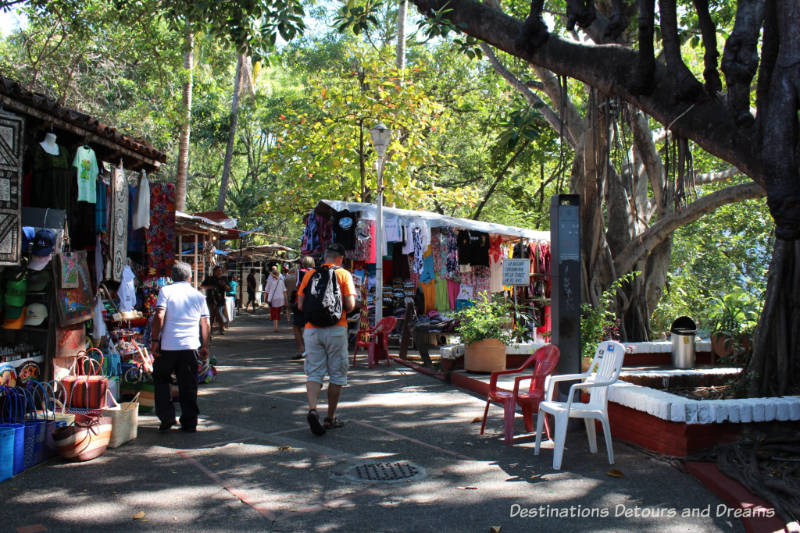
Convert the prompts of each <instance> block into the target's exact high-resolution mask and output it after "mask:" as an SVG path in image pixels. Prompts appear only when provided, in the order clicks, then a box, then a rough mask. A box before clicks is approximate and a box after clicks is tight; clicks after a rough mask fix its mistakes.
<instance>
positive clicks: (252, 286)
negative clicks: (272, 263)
mask: <svg viewBox="0 0 800 533" xmlns="http://www.w3.org/2000/svg"><path fill="white" fill-rule="evenodd" d="M251 303H252V304H253V312H254V313H255V312H256V305H257V304H256V269H255V268H251V269H250V273H249V274H248V275H247V303H246V304H245V306H244V310H245V311H247V308H248V307H250V304H251Z"/></svg>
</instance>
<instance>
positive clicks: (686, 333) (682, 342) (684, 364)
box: [669, 316, 697, 368]
mask: <svg viewBox="0 0 800 533" xmlns="http://www.w3.org/2000/svg"><path fill="white" fill-rule="evenodd" d="M669 331H670V338H671V339H672V366H674V367H675V368H694V359H695V345H694V337H695V335H696V334H697V324H695V323H694V320H692V319H691V318H689V317H688V316H681V317H678V318H676V319H675V321H674V322H673V323H672V327H671V328H670V330H669Z"/></svg>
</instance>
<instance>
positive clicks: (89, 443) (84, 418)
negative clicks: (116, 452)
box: [53, 414, 112, 461]
mask: <svg viewBox="0 0 800 533" xmlns="http://www.w3.org/2000/svg"><path fill="white" fill-rule="evenodd" d="M111 430H112V423H111V418H109V417H107V416H101V415H97V414H88V415H76V416H75V425H72V426H64V427H60V428H56V430H55V431H54V432H53V442H54V443H55V446H56V450H58V454H59V455H60V456H61V457H63V458H64V459H67V460H70V461H90V460H92V459H94V458H95V457H99V456H101V455H103V453H105V451H106V449H107V448H108V443H109V442H110V440H111Z"/></svg>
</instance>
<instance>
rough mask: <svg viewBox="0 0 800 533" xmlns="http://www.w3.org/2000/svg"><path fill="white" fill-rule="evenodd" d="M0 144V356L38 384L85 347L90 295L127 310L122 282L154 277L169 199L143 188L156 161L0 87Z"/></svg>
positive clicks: (106, 131)
mask: <svg viewBox="0 0 800 533" xmlns="http://www.w3.org/2000/svg"><path fill="white" fill-rule="evenodd" d="M0 133H2V135H0V137H2V139H3V146H4V148H5V149H4V150H0V158H2V159H3V160H2V162H0V197H1V198H0V230H1V231H2V235H1V236H0V243H1V244H0V265H5V267H4V271H3V273H2V278H3V283H2V289H3V292H4V298H3V308H4V309H3V312H4V320H3V328H2V329H0V353H3V354H4V355H3V356H2V357H3V358H4V359H5V360H6V362H9V361H11V360H17V361H22V363H18V364H17V366H16V369H17V370H18V371H19V373H21V374H22V375H23V376H38V377H40V378H42V379H49V378H52V377H54V375H53V369H54V367H53V366H51V365H50V364H49V363H50V362H51V361H52V362H54V363H56V368H58V367H61V366H63V365H68V361H63V359H65V358H70V357H72V356H74V355H75V353H77V352H78V351H80V350H82V349H83V348H84V347H85V345H86V338H87V329H86V328H87V325H88V324H89V323H90V321H91V319H92V317H93V314H94V313H95V312H99V309H100V307H97V306H96V305H95V304H96V303H97V302H98V301H100V300H101V299H100V298H98V297H97V296H98V294H100V293H104V292H107V293H108V294H113V295H117V292H118V290H119V291H120V295H119V296H116V298H115V300H117V301H118V300H122V301H121V302H119V303H118V304H116V306H117V307H118V308H119V309H118V310H122V311H126V310H127V311H132V310H133V308H134V307H136V305H137V290H136V288H135V287H134V288H133V289H132V285H131V282H132V281H133V278H134V277H135V278H137V279H138V280H142V281H143V280H152V279H156V278H158V277H159V276H163V275H164V274H165V266H166V265H167V264H168V262H169V260H170V259H171V258H172V257H173V255H174V250H173V246H172V245H171V239H170V238H168V237H170V236H169V235H168V234H169V232H170V231H171V228H172V227H173V223H172V222H171V221H172V220H173V219H174V191H171V189H170V188H171V187H172V186H170V185H163V184H159V183H157V182H156V180H154V179H153V173H155V172H157V171H158V170H159V169H160V167H161V165H162V164H163V163H164V162H165V161H166V157H165V156H164V155H163V154H161V153H160V152H158V151H157V150H155V149H154V148H153V147H152V146H150V145H148V144H147V143H146V142H144V141H142V140H138V139H134V138H131V137H128V136H125V135H123V134H121V133H119V132H117V131H116V130H115V129H113V128H111V127H109V126H107V125H105V124H103V123H101V122H99V121H97V120H96V119H94V118H92V117H90V116H88V115H85V114H83V113H80V112H78V111H75V110H72V109H68V108H65V107H63V106H60V105H59V104H58V103H56V102H55V101H54V100H51V99H49V98H47V97H45V96H43V95H41V94H35V93H32V92H30V91H27V90H26V89H24V88H23V87H22V86H20V85H19V84H18V83H16V82H14V81H13V80H9V79H7V78H2V77H0ZM151 182H153V183H152V184H151ZM170 197H171V200H170ZM131 289H132V290H131ZM141 296H142V295H141V293H140V294H139V297H140V298H141ZM139 309H140V310H142V307H141V303H140V304H139ZM95 318H99V317H98V316H96V317H95ZM104 325H105V323H104V321H103V320H97V319H96V320H94V331H90V332H89V333H90V334H92V335H94V336H97V333H98V332H99V331H102V330H103V329H104V328H103V326H104ZM15 358H16V359H15ZM59 360H62V361H61V363H62V364H58V363H59ZM29 361H31V362H34V363H36V364H38V365H39V366H38V369H37V368H35V367H34V366H32V365H30V364H27V363H28V362H29ZM19 373H18V376H19Z"/></svg>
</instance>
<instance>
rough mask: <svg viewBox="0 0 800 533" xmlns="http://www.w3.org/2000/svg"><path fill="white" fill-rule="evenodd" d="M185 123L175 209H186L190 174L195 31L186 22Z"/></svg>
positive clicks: (182, 125)
mask: <svg viewBox="0 0 800 533" xmlns="http://www.w3.org/2000/svg"><path fill="white" fill-rule="evenodd" d="M183 69H184V73H183V75H184V76H185V77H186V79H185V80H184V82H183V123H182V124H181V133H180V139H179V142H178V172H177V175H176V176H175V209H177V210H178V211H186V179H187V177H188V175H189V136H190V134H191V132H192V81H193V80H192V78H193V75H194V33H193V32H192V27H191V24H189V22H187V23H186V36H185V40H184V51H183Z"/></svg>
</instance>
